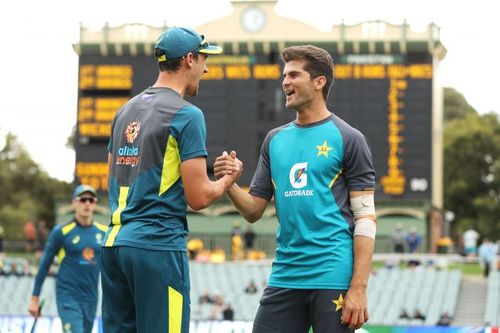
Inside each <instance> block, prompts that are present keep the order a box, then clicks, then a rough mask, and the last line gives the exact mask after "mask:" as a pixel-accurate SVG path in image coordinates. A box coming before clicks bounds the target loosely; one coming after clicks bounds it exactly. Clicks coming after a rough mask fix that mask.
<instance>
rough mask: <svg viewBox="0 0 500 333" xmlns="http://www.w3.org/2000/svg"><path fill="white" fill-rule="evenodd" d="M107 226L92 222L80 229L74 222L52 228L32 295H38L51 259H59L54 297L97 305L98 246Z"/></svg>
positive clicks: (99, 256)
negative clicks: (69, 298) (95, 303)
mask: <svg viewBox="0 0 500 333" xmlns="http://www.w3.org/2000/svg"><path fill="white" fill-rule="evenodd" d="M107 228H108V227H106V226H103V225H100V224H98V223H95V222H94V223H93V224H91V225H89V226H82V225H80V224H79V223H78V222H76V221H75V220H74V219H73V220H72V221H71V222H68V223H66V224H62V225H57V226H55V227H54V229H52V231H51V232H50V235H49V239H48V240H47V244H46V246H45V249H44V253H43V257H42V260H41V262H40V267H39V269H38V273H37V275H36V278H35V286H34V288H33V295H34V296H39V295H40V291H41V288H42V284H43V281H44V280H45V277H46V276H47V274H48V272H49V268H50V265H51V264H52V262H53V260H54V257H55V256H57V257H58V259H59V271H58V273H57V280H56V295H57V298H58V299H59V300H61V299H62V300H64V297H71V298H72V299H77V300H81V301H82V302H89V303H94V302H97V285H98V280H99V272H100V267H101V243H102V240H103V239H104V233H105V231H106V229H107Z"/></svg>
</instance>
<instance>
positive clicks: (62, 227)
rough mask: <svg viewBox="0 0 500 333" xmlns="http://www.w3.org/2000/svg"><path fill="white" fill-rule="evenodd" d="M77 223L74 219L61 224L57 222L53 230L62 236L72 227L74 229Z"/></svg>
mask: <svg viewBox="0 0 500 333" xmlns="http://www.w3.org/2000/svg"><path fill="white" fill-rule="evenodd" d="M76 226H77V223H76V222H75V221H74V220H71V221H68V222H66V223H63V224H59V225H57V226H55V227H54V231H55V232H58V233H60V234H62V235H63V236H65V235H67V234H69V233H70V232H71V231H72V230H73V229H75V228H76Z"/></svg>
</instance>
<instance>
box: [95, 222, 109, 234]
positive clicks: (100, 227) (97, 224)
mask: <svg viewBox="0 0 500 333" xmlns="http://www.w3.org/2000/svg"><path fill="white" fill-rule="evenodd" d="M92 224H93V225H94V228H96V229H98V230H99V231H102V232H106V231H108V226H106V225H103V224H101V223H99V222H95V221H94V222H93V223H92Z"/></svg>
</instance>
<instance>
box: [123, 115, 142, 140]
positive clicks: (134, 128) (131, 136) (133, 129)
mask: <svg viewBox="0 0 500 333" xmlns="http://www.w3.org/2000/svg"><path fill="white" fill-rule="evenodd" d="M140 131H141V122H140V121H139V120H137V119H136V120H134V121H131V122H130V123H129V124H128V126H127V129H126V130H125V139H126V140H127V142H128V143H133V142H134V141H135V139H137V136H139V132H140Z"/></svg>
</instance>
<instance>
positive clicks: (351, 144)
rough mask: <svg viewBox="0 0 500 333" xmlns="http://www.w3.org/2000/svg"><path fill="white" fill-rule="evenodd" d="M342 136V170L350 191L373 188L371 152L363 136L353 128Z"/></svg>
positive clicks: (373, 171) (373, 175)
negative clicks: (346, 135)
mask: <svg viewBox="0 0 500 333" xmlns="http://www.w3.org/2000/svg"><path fill="white" fill-rule="evenodd" d="M349 134H350V135H349V136H348V137H344V139H345V140H346V141H345V145H344V160H343V165H344V170H345V177H346V179H347V184H348V188H349V190H350V191H362V190H368V189H375V169H374V168H373V161H372V154H371V150H370V146H369V144H368V140H367V139H366V138H365V136H364V135H363V134H362V133H361V132H359V131H357V130H353V131H352V132H351V133H349Z"/></svg>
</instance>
